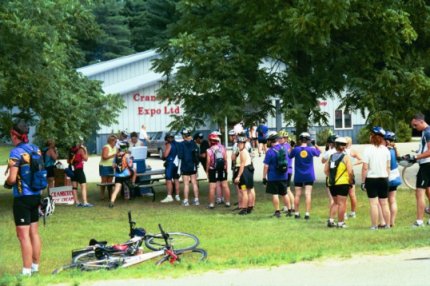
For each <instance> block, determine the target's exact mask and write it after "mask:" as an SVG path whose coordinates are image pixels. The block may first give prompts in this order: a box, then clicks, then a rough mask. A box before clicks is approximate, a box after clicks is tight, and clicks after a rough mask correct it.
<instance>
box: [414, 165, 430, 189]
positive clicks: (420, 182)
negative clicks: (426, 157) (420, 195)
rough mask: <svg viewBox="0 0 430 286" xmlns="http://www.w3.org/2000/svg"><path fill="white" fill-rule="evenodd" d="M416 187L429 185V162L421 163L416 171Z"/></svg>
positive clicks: (427, 186) (421, 187)
mask: <svg viewBox="0 0 430 286" xmlns="http://www.w3.org/2000/svg"><path fill="white" fill-rule="evenodd" d="M415 187H416V188H417V189H426V188H429V187H430V163H425V164H421V165H420V168H419V169H418V173H417V183H416V186H415Z"/></svg>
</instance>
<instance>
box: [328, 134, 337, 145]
mask: <svg viewBox="0 0 430 286" xmlns="http://www.w3.org/2000/svg"><path fill="white" fill-rule="evenodd" d="M337 138H338V137H337V135H336V134H334V135H330V136H329V137H328V138H327V143H335V142H336V139H337Z"/></svg>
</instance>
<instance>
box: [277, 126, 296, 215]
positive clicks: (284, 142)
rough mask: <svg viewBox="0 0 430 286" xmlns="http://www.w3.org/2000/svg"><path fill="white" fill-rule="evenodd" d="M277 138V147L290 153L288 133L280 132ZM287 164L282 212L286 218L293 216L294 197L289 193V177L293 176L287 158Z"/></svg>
mask: <svg viewBox="0 0 430 286" xmlns="http://www.w3.org/2000/svg"><path fill="white" fill-rule="evenodd" d="M278 136H279V140H278V142H279V145H280V146H283V147H284V149H285V150H287V152H288V154H289V153H290V152H291V150H292V147H291V145H290V143H288V132H287V131H285V130H281V131H279V132H278ZM287 163H288V180H287V195H286V196H285V197H284V212H286V213H287V216H289V217H290V216H292V215H293V214H294V195H293V192H291V187H290V185H291V176H292V175H293V160H292V159H291V158H290V157H289V156H287Z"/></svg>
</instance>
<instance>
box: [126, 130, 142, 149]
mask: <svg viewBox="0 0 430 286" xmlns="http://www.w3.org/2000/svg"><path fill="white" fill-rule="evenodd" d="M128 145H129V146H130V147H140V146H144V142H142V141H140V140H139V138H138V136H137V133H136V132H131V133H130V140H129V141H128Z"/></svg>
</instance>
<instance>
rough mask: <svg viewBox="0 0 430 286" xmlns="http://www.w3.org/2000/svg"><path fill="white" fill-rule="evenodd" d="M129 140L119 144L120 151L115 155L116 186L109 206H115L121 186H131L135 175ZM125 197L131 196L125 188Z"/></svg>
mask: <svg viewBox="0 0 430 286" xmlns="http://www.w3.org/2000/svg"><path fill="white" fill-rule="evenodd" d="M128 148H129V145H128V142H121V143H120V144H119V150H118V153H117V154H116V156H115V159H114V161H113V168H114V170H115V187H114V190H113V192H112V195H111V197H110V202H109V208H113V207H114V203H115V200H116V197H117V195H118V193H119V192H120V191H121V188H122V187H123V186H124V185H125V184H127V186H131V184H130V182H131V180H132V179H131V178H132V177H133V176H134V175H135V173H136V172H135V171H134V170H133V158H132V157H131V156H130V153H129V152H128ZM124 197H125V198H126V199H129V198H130V193H128V194H127V193H126V192H125V190H124Z"/></svg>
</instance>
